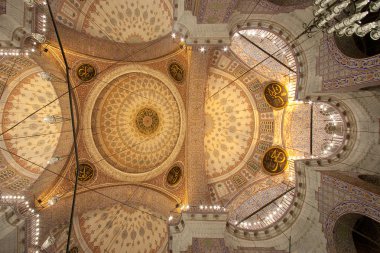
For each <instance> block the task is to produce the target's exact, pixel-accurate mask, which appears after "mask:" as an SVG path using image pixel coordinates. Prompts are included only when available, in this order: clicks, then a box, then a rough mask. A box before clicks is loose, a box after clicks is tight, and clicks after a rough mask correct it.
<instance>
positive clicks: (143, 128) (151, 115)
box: [136, 108, 160, 135]
mask: <svg viewBox="0 0 380 253" xmlns="http://www.w3.org/2000/svg"><path fill="white" fill-rule="evenodd" d="M159 123H160V119H159V117H158V114H157V113H156V112H155V111H154V110H152V109H149V108H143V109H142V110H140V111H139V112H138V113H137V116H136V127H137V129H138V130H139V131H140V132H141V133H143V134H147V135H149V134H153V133H154V132H155V131H156V130H157V128H158V125H159Z"/></svg>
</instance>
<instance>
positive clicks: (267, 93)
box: [264, 82, 288, 110]
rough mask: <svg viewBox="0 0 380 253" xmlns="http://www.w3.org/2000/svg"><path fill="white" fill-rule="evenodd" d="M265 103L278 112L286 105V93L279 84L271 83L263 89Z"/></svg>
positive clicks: (283, 87) (284, 88)
mask: <svg viewBox="0 0 380 253" xmlns="http://www.w3.org/2000/svg"><path fill="white" fill-rule="evenodd" d="M264 97H265V100H266V101H267V103H268V104H269V105H270V106H271V107H273V108H274V109H277V110H280V109H282V108H284V107H285V106H286V105H287V104H288V91H287V90H286V87H285V86H284V85H282V84H281V83H279V82H271V83H269V84H268V85H267V86H266V87H265V89H264Z"/></svg>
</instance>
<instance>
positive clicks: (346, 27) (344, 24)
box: [306, 0, 380, 40]
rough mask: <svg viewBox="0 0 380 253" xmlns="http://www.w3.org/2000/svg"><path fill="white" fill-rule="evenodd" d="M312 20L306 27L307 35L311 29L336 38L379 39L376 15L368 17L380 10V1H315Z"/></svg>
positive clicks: (379, 21)
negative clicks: (353, 36) (365, 37)
mask: <svg viewBox="0 0 380 253" xmlns="http://www.w3.org/2000/svg"><path fill="white" fill-rule="evenodd" d="M314 4H315V6H316V10H315V11H314V16H315V18H314V20H312V22H311V23H310V24H309V25H308V26H307V28H306V31H307V33H311V32H312V30H313V28H317V29H322V30H324V31H327V33H335V34H336V35H337V36H352V35H354V34H355V35H357V36H359V37H364V36H366V35H367V34H369V35H370V38H371V39H373V40H378V39H380V20H379V18H378V15H370V14H371V13H376V12H378V11H379V10H380V0H375V1H370V0H358V1H352V0H345V1H337V0H315V2H314Z"/></svg>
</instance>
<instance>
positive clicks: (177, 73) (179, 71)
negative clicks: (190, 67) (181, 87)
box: [168, 62, 185, 82]
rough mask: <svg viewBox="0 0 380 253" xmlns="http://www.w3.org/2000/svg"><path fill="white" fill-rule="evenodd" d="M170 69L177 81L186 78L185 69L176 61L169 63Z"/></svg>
mask: <svg viewBox="0 0 380 253" xmlns="http://www.w3.org/2000/svg"><path fill="white" fill-rule="evenodd" d="M168 71H169V74H170V76H171V77H172V78H173V79H174V80H176V81H177V82H182V81H183V80H184V79H185V71H184V70H183V68H182V66H181V65H179V64H178V63H176V62H173V63H171V64H170V65H169V67H168Z"/></svg>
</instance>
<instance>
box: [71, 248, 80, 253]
mask: <svg viewBox="0 0 380 253" xmlns="http://www.w3.org/2000/svg"><path fill="white" fill-rule="evenodd" d="M78 252H79V250H78V247H72V248H71V249H70V253H78Z"/></svg>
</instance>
